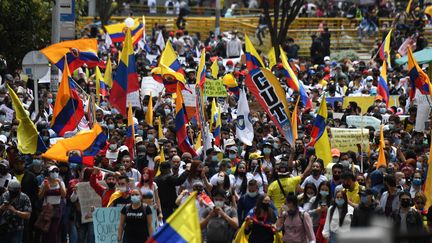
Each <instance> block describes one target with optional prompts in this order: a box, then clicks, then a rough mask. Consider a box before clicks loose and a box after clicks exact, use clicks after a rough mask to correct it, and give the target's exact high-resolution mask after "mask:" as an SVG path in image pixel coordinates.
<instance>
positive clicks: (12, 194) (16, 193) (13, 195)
mask: <svg viewBox="0 0 432 243" xmlns="http://www.w3.org/2000/svg"><path fill="white" fill-rule="evenodd" d="M19 194H20V191H19V190H18V191H9V198H16V197H17V196H18V195H19Z"/></svg>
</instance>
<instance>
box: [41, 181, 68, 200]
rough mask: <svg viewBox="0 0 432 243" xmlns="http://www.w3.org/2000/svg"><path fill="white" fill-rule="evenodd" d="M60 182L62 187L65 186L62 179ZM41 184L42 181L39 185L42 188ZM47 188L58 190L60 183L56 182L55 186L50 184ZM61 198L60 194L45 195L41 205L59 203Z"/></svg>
mask: <svg viewBox="0 0 432 243" xmlns="http://www.w3.org/2000/svg"><path fill="white" fill-rule="evenodd" d="M60 183H61V185H62V187H63V188H66V187H65V184H64V182H63V181H61V182H60ZM43 185H44V184H43V182H42V184H41V185H40V187H41V188H42V187H43ZM49 190H50V191H51V190H60V185H59V184H56V185H55V186H52V185H50V189H49ZM61 198H62V197H61V195H60V194H59V195H56V196H46V197H45V199H44V201H43V205H47V204H51V205H59V204H60V202H61Z"/></svg>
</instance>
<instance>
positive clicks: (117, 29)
mask: <svg viewBox="0 0 432 243" xmlns="http://www.w3.org/2000/svg"><path fill="white" fill-rule="evenodd" d="M144 28H145V26H144V24H143V23H141V22H140V21H139V19H135V24H134V26H133V27H132V28H131V29H130V31H131V36H132V37H131V38H132V43H133V44H134V45H135V44H137V43H138V42H139V41H140V40H141V39H142V38H143V36H144ZM105 29H106V31H107V34H108V36H109V38H110V39H111V41H112V42H113V43H118V42H123V41H124V40H125V36H126V35H125V32H126V29H127V27H126V24H125V23H124V22H122V23H118V24H110V25H106V26H105Z"/></svg>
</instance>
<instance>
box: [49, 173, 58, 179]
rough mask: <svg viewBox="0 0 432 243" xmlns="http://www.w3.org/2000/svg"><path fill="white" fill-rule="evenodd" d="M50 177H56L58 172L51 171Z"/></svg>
mask: <svg viewBox="0 0 432 243" xmlns="http://www.w3.org/2000/svg"><path fill="white" fill-rule="evenodd" d="M50 177H51V179H57V178H58V177H59V173H58V172H51V173H50Z"/></svg>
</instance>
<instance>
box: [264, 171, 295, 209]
mask: <svg viewBox="0 0 432 243" xmlns="http://www.w3.org/2000/svg"><path fill="white" fill-rule="evenodd" d="M279 181H280V183H281V185H282V187H283V189H284V191H285V193H286V194H288V193H290V192H295V191H296V189H297V187H298V185H299V184H300V181H301V177H300V176H295V177H287V178H280V179H279ZM267 195H268V196H269V197H270V198H271V200H272V201H273V203H274V205H275V207H276V208H277V209H278V210H279V209H280V208H281V207H282V205H283V203H284V202H285V196H284V194H283V193H282V191H281V189H280V187H279V183H278V181H277V180H275V181H273V182H272V183H271V184H270V186H269V188H268V192H267Z"/></svg>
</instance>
